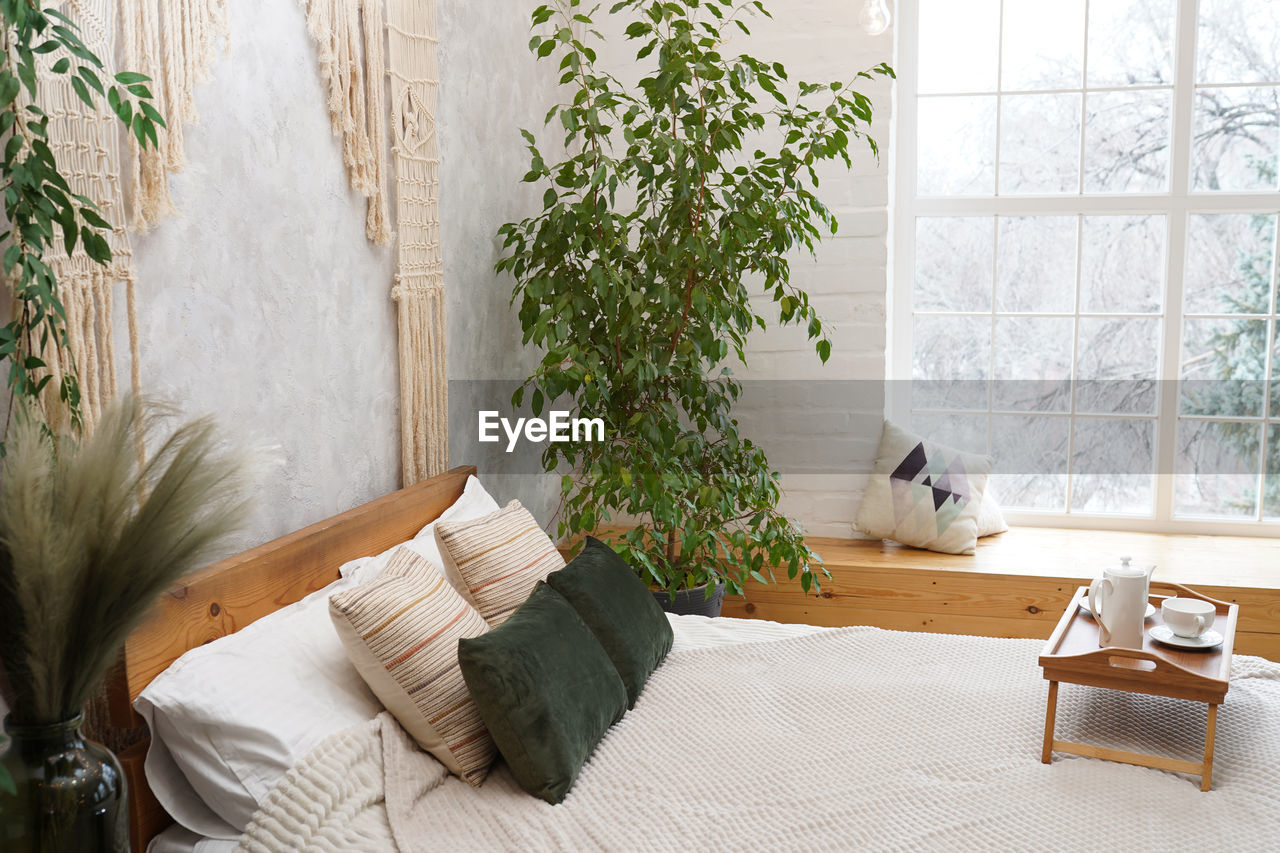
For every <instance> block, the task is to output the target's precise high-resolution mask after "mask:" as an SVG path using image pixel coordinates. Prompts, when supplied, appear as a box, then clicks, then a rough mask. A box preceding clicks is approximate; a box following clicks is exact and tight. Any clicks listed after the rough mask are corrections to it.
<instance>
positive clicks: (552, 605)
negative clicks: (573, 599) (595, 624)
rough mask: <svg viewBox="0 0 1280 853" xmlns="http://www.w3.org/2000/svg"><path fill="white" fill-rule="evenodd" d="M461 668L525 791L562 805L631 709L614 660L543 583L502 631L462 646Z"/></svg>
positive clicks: (481, 713)
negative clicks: (611, 729) (595, 753)
mask: <svg viewBox="0 0 1280 853" xmlns="http://www.w3.org/2000/svg"><path fill="white" fill-rule="evenodd" d="M458 663H459V664H460V665H461V667H462V677H463V679H465V680H466V682H467V687H468V689H470V691H471V698H472V699H473V700H474V701H475V703H476V708H477V709H478V710H479V711H480V718H481V719H482V720H484V724H485V726H487V727H488V729H489V734H491V735H492V736H493V742H494V743H495V744H497V746H498V751H499V752H501V753H502V757H503V758H505V759H506V760H507V764H508V765H509V766H510V767H511V772H512V774H514V775H515V777H516V781H517V782H519V783H520V787H522V788H524V789H525V790H526V791H528V792H529V793H530V794H533V795H534V796H535V797H541V798H542V799H544V800H546V801H547V802H548V803H552V804H555V803H558V802H560V801H561V800H563V799H564V797H565V794H567V793H569V789H570V788H571V787H572V786H573V781H574V779H576V778H578V771H579V770H581V769H582V765H583V764H585V763H586V761H587V758H588V757H589V756H590V755H591V751H592V750H594V749H595V747H596V744H597V743H599V742H600V739H601V738H602V737H604V733H605V732H606V731H607V730H608V728H609V727H610V726H611V725H613V724H614V723H616V722H617V721H618V720H620V719H622V715H623V714H624V713H626V710H627V690H626V688H625V687H623V685H622V679H620V678H619V677H618V671H617V670H615V669H614V668H613V664H612V663H611V662H610V660H609V656H608V655H607V654H605V652H604V649H602V648H600V644H599V643H598V642H596V638H595V637H594V636H593V635H592V633H591V630H590V629H589V628H587V626H586V625H585V624H583V622H582V620H581V619H579V618H578V614H577V613H576V612H575V611H574V609H573V606H572V605H570V604H569V602H568V601H565V599H564V596H562V595H560V593H558V592H556V591H555V590H554V589H552V588H551V587H549V586H547V585H546V584H545V583H543V582H542V581H539V582H538V585H537V586H536V587H534V590H533V595H531V596H529V600H528V601H526V602H525V603H524V604H522V605H521V606H520V609H519V610H517V611H516V612H515V613H514V614H512V616H511V617H510V618H509V619H507V621H505V622H503V623H502V624H501V625H499V626H498V627H497V628H494V629H493V630H492V631H489V632H488V633H487V634H482V635H480V636H478V637H471V638H464V639H461V640H459V641H458Z"/></svg>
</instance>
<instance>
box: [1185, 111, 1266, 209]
mask: <svg viewBox="0 0 1280 853" xmlns="http://www.w3.org/2000/svg"><path fill="white" fill-rule="evenodd" d="M1195 124H1196V126H1195V143H1194V147H1193V149H1192V170H1193V175H1192V188H1193V189H1197V190H1271V189H1275V188H1276V151H1277V149H1278V148H1280V89H1277V88H1276V87H1275V86H1263V87H1256V88H1229V89H1216V88H1206V89H1197V90H1196V105H1195Z"/></svg>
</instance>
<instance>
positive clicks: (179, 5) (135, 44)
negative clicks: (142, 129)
mask: <svg viewBox="0 0 1280 853" xmlns="http://www.w3.org/2000/svg"><path fill="white" fill-rule="evenodd" d="M118 5H119V12H120V18H119V22H120V29H119V36H118V42H119V45H120V55H121V59H122V61H123V63H124V67H125V68H127V69H128V70H130V71H138V72H140V73H142V74H146V75H147V76H148V77H150V78H151V83H150V84H149V86H148V88H150V90H151V94H152V95H153V96H154V97H153V99H152V105H153V106H154V107H155V108H156V109H157V110H159V111H160V114H161V115H163V116H164V117H165V123H166V124H167V125H168V129H167V130H165V129H157V130H158V134H159V138H160V144H159V145H158V146H154V147H152V146H148V147H147V148H145V149H144V148H142V146H140V145H139V144H138V140H137V139H135V138H134V137H133V134H129V148H130V151H131V152H132V155H133V156H132V157H130V178H131V186H132V194H131V195H132V198H131V202H132V203H131V205H130V209H131V215H132V220H133V221H132V223H131V224H132V227H133V228H134V229H135V230H138V231H145V230H147V229H148V228H150V227H151V226H153V225H155V224H156V223H157V222H159V221H160V220H161V219H163V218H164V217H166V216H169V215H171V214H173V213H175V212H177V208H176V207H175V206H174V204H173V199H172V198H171V196H170V195H169V173H170V172H179V171H181V170H182V169H183V167H185V166H186V149H185V144H184V140H183V135H182V128H183V126H184V125H187V124H195V122H196V121H197V120H198V119H199V116H198V114H197V112H196V102H195V87H196V86H197V85H198V84H200V83H203V82H204V81H206V80H208V79H209V74H210V69H211V68H212V66H213V62H214V59H215V57H216V54H217V45H218V43H219V42H221V43H222V44H223V45H224V46H225V45H226V42H227V38H228V30H227V9H226V0H119V3H118Z"/></svg>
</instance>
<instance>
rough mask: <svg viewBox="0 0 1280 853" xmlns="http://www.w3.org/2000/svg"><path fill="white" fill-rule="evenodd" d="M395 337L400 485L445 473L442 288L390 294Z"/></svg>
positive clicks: (445, 372) (446, 391) (446, 401)
mask: <svg viewBox="0 0 1280 853" xmlns="http://www.w3.org/2000/svg"><path fill="white" fill-rule="evenodd" d="M392 296H393V298H394V299H395V300H396V312H397V316H398V321H399V332H400V343H399V347H400V411H401V412H402V413H410V415H409V416H408V417H402V418H401V429H400V459H401V467H402V473H403V476H404V483H405V485H411V484H413V483H416V482H419V481H420V480H425V479H426V478H427V477H430V476H433V475H434V474H436V473H439V472H441V471H445V470H448V468H449V442H448V436H449V371H448V368H447V366H446V361H445V337H444V327H445V326H444V288H443V287H432V288H428V289H409V288H404V287H399V286H398V287H396V288H395V290H393V291H392Z"/></svg>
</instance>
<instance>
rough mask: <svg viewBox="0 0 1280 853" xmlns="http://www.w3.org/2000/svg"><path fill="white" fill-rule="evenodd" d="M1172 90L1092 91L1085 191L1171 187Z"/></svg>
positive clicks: (1088, 99)
mask: <svg viewBox="0 0 1280 853" xmlns="http://www.w3.org/2000/svg"><path fill="white" fill-rule="evenodd" d="M1169 103H1170V92H1169V91H1165V90H1156V91H1145V90H1144V91H1141V92H1090V93H1089V94H1088V96H1087V97H1086V99H1085V125H1084V128H1085V130H1084V137H1085V139H1084V142H1085V158H1084V163H1085V167H1084V168H1085V171H1084V189H1085V192H1095V193H1125V192H1129V193H1149V192H1163V191H1165V190H1167V189H1168V188H1169V133H1170V129H1169V128H1170V117H1171V113H1170V108H1169Z"/></svg>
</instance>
